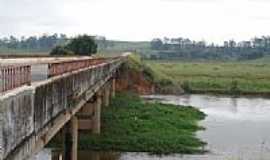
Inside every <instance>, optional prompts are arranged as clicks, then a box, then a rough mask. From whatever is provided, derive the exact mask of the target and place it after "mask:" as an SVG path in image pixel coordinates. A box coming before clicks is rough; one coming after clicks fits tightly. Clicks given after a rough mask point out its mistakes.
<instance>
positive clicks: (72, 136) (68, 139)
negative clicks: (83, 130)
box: [63, 116, 78, 160]
mask: <svg viewBox="0 0 270 160" xmlns="http://www.w3.org/2000/svg"><path fill="white" fill-rule="evenodd" d="M63 134H64V135H63V138H64V141H63V143H64V144H63V145H64V153H63V159H64V160H77V150H78V119H77V117H76V116H73V117H72V118H71V120H70V121H69V122H68V123H67V124H66V126H65V127H64V129H63Z"/></svg>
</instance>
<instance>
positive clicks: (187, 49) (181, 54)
mask: <svg viewBox="0 0 270 160" xmlns="http://www.w3.org/2000/svg"><path fill="white" fill-rule="evenodd" d="M151 49H152V50H155V51H156V52H155V54H152V55H151V58H154V59H155V58H160V59H163V58H166V59H167V58H175V57H178V58H190V59H194V58H195V59H196V58H197V59H198V58H200V59H238V60H242V59H256V58H260V57H263V56H264V55H268V54H270V36H263V37H259V38H258V37H255V38H253V39H251V40H249V41H241V42H236V41H234V40H229V41H225V42H224V44H223V45H216V44H214V43H211V44H207V43H206V42H205V41H194V40H190V39H188V38H166V37H165V38H163V39H160V38H156V39H153V40H152V41H151Z"/></svg>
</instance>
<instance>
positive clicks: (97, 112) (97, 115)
mask: <svg viewBox="0 0 270 160" xmlns="http://www.w3.org/2000/svg"><path fill="white" fill-rule="evenodd" d="M95 98H96V102H95V104H96V105H95V106H94V116H93V120H92V124H93V125H92V133H94V134H100V124H101V105H102V92H101V91H98V92H97V93H96V95H95Z"/></svg>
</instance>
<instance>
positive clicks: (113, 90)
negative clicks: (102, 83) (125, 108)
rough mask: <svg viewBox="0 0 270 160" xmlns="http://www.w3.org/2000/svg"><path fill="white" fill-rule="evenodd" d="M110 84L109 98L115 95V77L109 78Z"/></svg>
mask: <svg viewBox="0 0 270 160" xmlns="http://www.w3.org/2000/svg"><path fill="white" fill-rule="evenodd" d="M111 83H112V86H111V98H114V97H115V78H114V77H113V78H112V80H111Z"/></svg>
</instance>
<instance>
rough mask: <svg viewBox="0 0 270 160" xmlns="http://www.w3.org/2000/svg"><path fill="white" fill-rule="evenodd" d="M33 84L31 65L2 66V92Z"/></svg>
mask: <svg viewBox="0 0 270 160" xmlns="http://www.w3.org/2000/svg"><path fill="white" fill-rule="evenodd" d="M26 84H28V85H29V84H31V66H30V65H23V66H0V92H5V91H8V90H11V89H14V88H17V87H20V86H22V85H26Z"/></svg>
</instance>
